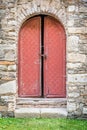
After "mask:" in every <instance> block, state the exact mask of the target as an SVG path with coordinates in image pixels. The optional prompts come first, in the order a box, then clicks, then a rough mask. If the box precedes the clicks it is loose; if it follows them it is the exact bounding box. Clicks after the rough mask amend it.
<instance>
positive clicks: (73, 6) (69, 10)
mask: <svg viewBox="0 0 87 130" xmlns="http://www.w3.org/2000/svg"><path fill="white" fill-rule="evenodd" d="M67 10H68V12H73V11H75V5H71V6H69V7H68V9H67Z"/></svg>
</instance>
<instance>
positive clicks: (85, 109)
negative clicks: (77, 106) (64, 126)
mask: <svg viewBox="0 0 87 130" xmlns="http://www.w3.org/2000/svg"><path fill="white" fill-rule="evenodd" d="M83 114H87V106H86V107H83Z"/></svg>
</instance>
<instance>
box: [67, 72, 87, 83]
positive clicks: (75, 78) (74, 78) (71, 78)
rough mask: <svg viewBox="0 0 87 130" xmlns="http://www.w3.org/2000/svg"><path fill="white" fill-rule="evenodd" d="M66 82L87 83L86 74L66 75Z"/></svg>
mask: <svg viewBox="0 0 87 130" xmlns="http://www.w3.org/2000/svg"><path fill="white" fill-rule="evenodd" d="M68 82H72V83H87V74H68Z"/></svg>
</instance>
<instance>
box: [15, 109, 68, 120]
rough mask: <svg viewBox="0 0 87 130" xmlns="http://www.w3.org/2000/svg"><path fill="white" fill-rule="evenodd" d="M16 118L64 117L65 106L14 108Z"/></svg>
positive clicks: (65, 115) (65, 112) (65, 113)
mask: <svg viewBox="0 0 87 130" xmlns="http://www.w3.org/2000/svg"><path fill="white" fill-rule="evenodd" d="M15 117H16V118H62V117H63V118H64V117H67V109H66V108H19V109H15Z"/></svg>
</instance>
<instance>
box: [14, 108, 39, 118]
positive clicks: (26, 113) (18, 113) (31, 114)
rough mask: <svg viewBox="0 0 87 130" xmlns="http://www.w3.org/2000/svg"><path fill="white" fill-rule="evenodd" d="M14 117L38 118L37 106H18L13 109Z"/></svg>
mask: <svg viewBox="0 0 87 130" xmlns="http://www.w3.org/2000/svg"><path fill="white" fill-rule="evenodd" d="M15 117H16V118H40V109H39V108H20V109H16V110H15Z"/></svg>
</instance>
